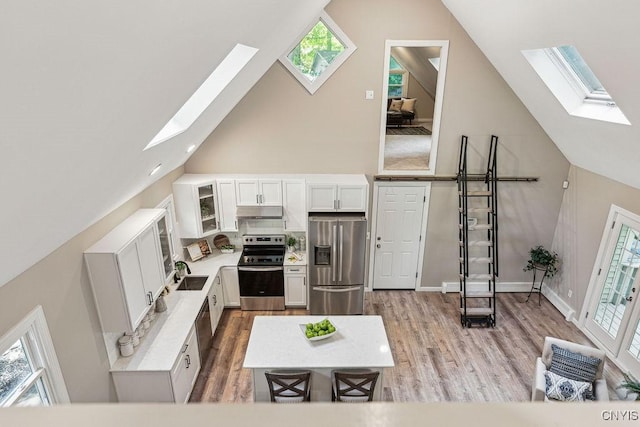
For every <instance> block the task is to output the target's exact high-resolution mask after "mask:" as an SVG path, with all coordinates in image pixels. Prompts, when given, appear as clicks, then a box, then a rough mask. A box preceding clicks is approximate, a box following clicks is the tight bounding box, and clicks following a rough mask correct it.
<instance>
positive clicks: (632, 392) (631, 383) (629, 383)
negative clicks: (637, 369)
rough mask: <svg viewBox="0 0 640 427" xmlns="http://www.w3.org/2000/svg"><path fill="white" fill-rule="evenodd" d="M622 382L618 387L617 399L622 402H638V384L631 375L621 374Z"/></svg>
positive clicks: (639, 387) (639, 383)
mask: <svg viewBox="0 0 640 427" xmlns="http://www.w3.org/2000/svg"><path fill="white" fill-rule="evenodd" d="M622 375H623V376H624V381H622V384H620V385H619V386H618V387H616V389H617V390H620V391H619V392H617V394H618V397H620V398H621V399H623V400H640V382H638V380H636V379H635V378H634V377H633V376H631V374H625V373H623V374H622Z"/></svg>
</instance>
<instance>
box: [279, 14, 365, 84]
mask: <svg viewBox="0 0 640 427" xmlns="http://www.w3.org/2000/svg"><path fill="white" fill-rule="evenodd" d="M355 50H356V46H355V45H354V44H353V42H352V41H351V40H349V37H347V35H346V34H345V33H344V32H343V31H342V30H341V29H340V27H338V24H336V23H335V22H334V21H333V20H332V19H331V17H330V16H329V15H328V14H327V13H326V12H322V13H321V14H320V16H319V17H318V20H317V21H315V22H314V23H311V24H310V25H309V26H308V27H307V28H306V29H305V30H304V31H303V32H302V33H301V35H300V39H299V41H298V42H297V43H296V44H295V45H292V46H291V47H290V48H289V49H288V50H287V51H286V53H285V54H284V55H282V56H281V57H280V62H281V63H282V65H284V66H285V68H287V69H288V70H289V72H290V73H291V74H292V75H293V76H294V77H295V78H296V79H298V81H299V82H300V83H301V84H302V86H304V87H305V88H306V89H307V90H308V91H309V93H311V94H313V93H315V91H316V90H318V89H319V88H320V86H322V84H323V83H324V82H325V81H327V80H328V79H329V77H331V75H332V74H333V73H334V72H336V71H337V70H338V68H339V67H340V66H341V65H342V64H343V63H344V62H345V61H346V60H347V59H348V58H349V56H351V54H352V53H353V52H354V51H355Z"/></svg>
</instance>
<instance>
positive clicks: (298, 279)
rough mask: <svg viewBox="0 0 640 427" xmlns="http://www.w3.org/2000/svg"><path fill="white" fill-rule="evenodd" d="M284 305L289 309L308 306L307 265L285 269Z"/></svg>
mask: <svg viewBox="0 0 640 427" xmlns="http://www.w3.org/2000/svg"><path fill="white" fill-rule="evenodd" d="M284 305H285V306H287V307H306V306H307V267H306V266H305V265H300V266H295V267H285V269H284Z"/></svg>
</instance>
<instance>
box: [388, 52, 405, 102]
mask: <svg viewBox="0 0 640 427" xmlns="http://www.w3.org/2000/svg"><path fill="white" fill-rule="evenodd" d="M406 75H407V72H406V70H405V69H404V68H402V65H400V64H399V63H398V61H396V59H395V58H394V57H393V56H390V57H389V90H388V93H387V96H388V97H389V98H398V97H403V96H406V94H407V85H406V80H407V79H406Z"/></svg>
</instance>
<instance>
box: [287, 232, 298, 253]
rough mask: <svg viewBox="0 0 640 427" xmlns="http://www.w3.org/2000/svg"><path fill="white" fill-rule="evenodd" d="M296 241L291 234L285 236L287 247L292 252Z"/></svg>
mask: <svg viewBox="0 0 640 427" xmlns="http://www.w3.org/2000/svg"><path fill="white" fill-rule="evenodd" d="M296 243H298V239H296V238H295V237H293V236H288V237H287V247H288V248H289V252H293V251H294V250H295V249H296Z"/></svg>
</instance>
